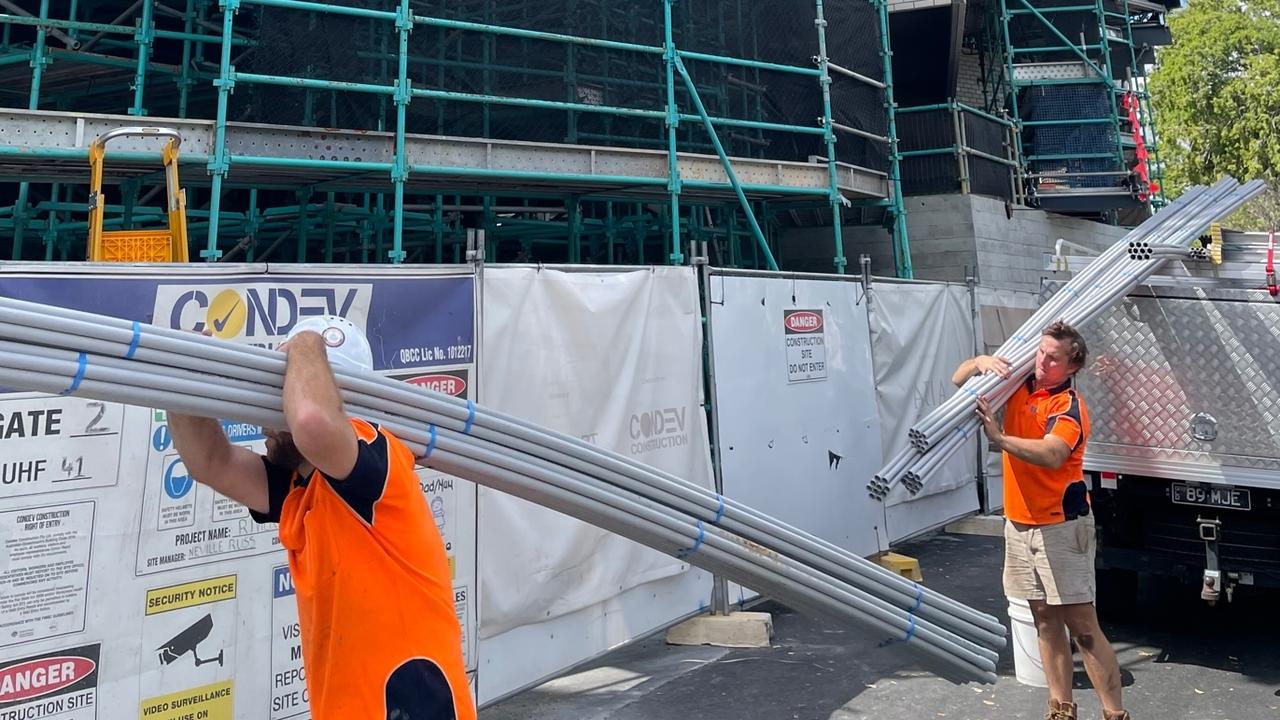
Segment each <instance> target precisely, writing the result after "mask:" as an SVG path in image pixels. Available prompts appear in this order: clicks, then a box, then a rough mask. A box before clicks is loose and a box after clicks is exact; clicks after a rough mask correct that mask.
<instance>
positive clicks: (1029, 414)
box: [1004, 379, 1089, 525]
mask: <svg viewBox="0 0 1280 720" xmlns="http://www.w3.org/2000/svg"><path fill="white" fill-rule="evenodd" d="M1034 382H1035V381H1034V379H1030V380H1028V381H1027V382H1026V383H1024V384H1023V385H1022V387H1020V388H1018V390H1017V391H1015V392H1014V394H1013V396H1012V397H1010V398H1009V401H1008V402H1007V403H1005V413H1004V431H1005V433H1006V434H1008V435H1012V436H1014V437H1020V438H1032V439H1036V440H1039V439H1041V438H1044V437H1046V436H1049V435H1053V436H1056V437H1059V438H1062V439H1063V440H1064V441H1066V443H1067V446H1068V447H1070V448H1071V455H1070V456H1068V458H1067V461H1066V462H1065V463H1063V465H1062V467H1059V468H1047V467H1041V466H1040V465H1033V464H1031V463H1029V462H1026V461H1024V460H1019V459H1018V458H1016V457H1014V456H1012V455H1010V454H1009V453H1007V452H1006V453H1004V515H1005V517H1007V518H1009V519H1010V520H1013V521H1014V522H1019V523H1023V524H1026V525H1050V524H1053V523H1059V522H1064V521H1066V520H1074V519H1075V518H1078V517H1083V516H1085V515H1088V514H1089V487H1088V485H1086V484H1085V481H1084V445H1085V439H1086V438H1087V437H1088V435H1089V411H1088V408H1086V407H1085V404H1084V399H1083V398H1081V397H1080V396H1079V395H1078V394H1077V393H1076V391H1075V388H1073V387H1072V386H1071V381H1070V380H1068V381H1067V382H1066V383H1064V384H1063V385H1059V386H1058V387H1056V388H1050V389H1047V390H1046V389H1040V390H1032V387H1033V386H1034Z"/></svg>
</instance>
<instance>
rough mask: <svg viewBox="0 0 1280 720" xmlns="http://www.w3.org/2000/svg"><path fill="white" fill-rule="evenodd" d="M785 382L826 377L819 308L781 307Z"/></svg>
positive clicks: (824, 341)
mask: <svg viewBox="0 0 1280 720" xmlns="http://www.w3.org/2000/svg"><path fill="white" fill-rule="evenodd" d="M782 332H783V339H784V341H785V343H786V347H787V382H789V383H793V382H804V381H806V380H826V379H827V344H826V336H825V333H824V331H823V328H822V310H783V311H782Z"/></svg>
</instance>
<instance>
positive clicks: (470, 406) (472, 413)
mask: <svg viewBox="0 0 1280 720" xmlns="http://www.w3.org/2000/svg"><path fill="white" fill-rule="evenodd" d="M475 421H476V405H475V403H473V402H471V401H470V400H468V401H467V424H466V425H463V426H462V434H463V435H470V434H471V426H472V424H474V423H475Z"/></svg>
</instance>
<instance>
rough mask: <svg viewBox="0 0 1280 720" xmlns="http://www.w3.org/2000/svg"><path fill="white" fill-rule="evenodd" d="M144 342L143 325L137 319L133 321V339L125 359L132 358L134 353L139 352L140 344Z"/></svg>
mask: <svg viewBox="0 0 1280 720" xmlns="http://www.w3.org/2000/svg"><path fill="white" fill-rule="evenodd" d="M141 342H142V325H140V324H138V321H137V320H134V321H133V340H132V341H130V342H129V352H127V353H125V354H124V359H125V360H132V359H133V354H134V353H136V352H138V345H139V344H140V343H141Z"/></svg>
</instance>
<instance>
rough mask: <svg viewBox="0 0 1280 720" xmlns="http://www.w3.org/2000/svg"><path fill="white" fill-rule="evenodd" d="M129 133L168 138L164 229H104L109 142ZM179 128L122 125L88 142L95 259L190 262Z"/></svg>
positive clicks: (91, 254)
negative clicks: (180, 184)
mask: <svg viewBox="0 0 1280 720" xmlns="http://www.w3.org/2000/svg"><path fill="white" fill-rule="evenodd" d="M127 135H132V136H137V137H167V138H169V142H167V143H165V146H164V151H163V158H164V184H165V191H166V203H165V208H166V213H167V215H168V218H169V225H168V227H167V228H165V229H163V230H110V231H108V230H103V229H102V221H103V212H104V211H105V210H106V201H105V199H104V198H103V195H102V168H103V164H104V162H105V160H106V155H107V143H108V142H110V141H111V140H113V139H115V138H118V137H124V136H127ZM181 144H182V136H181V135H179V134H178V131H177V130H174V129H172V128H162V127H122V128H116V129H115V130H110V131H107V132H105V133H103V134H102V135H100V136H98V137H96V138H94V140H93V142H92V143H90V144H89V252H88V255H89V257H88V259H89V260H90V261H94V262H138V263H141V262H183V263H184V262H187V193H186V191H185V190H183V189H182V188H180V187H178V146H179V145H181Z"/></svg>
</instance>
